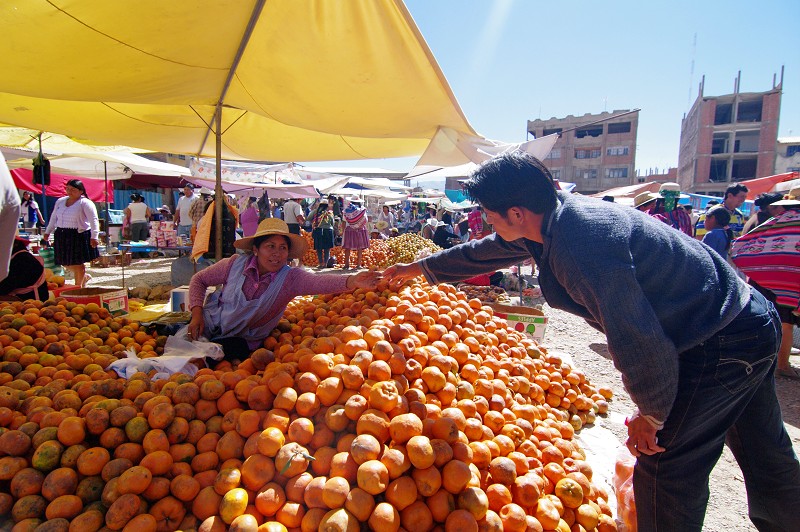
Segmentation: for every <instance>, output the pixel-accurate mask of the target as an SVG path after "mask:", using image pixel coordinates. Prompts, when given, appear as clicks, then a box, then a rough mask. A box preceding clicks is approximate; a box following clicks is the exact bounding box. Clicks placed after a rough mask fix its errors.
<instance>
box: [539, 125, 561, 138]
mask: <svg viewBox="0 0 800 532" xmlns="http://www.w3.org/2000/svg"><path fill="white" fill-rule="evenodd" d="M562 131H564V130H563V129H562V128H560V127H553V128H550V129H544V130H542V136H543V137H546V136H547V135H555V134H558V133H561V132H562Z"/></svg>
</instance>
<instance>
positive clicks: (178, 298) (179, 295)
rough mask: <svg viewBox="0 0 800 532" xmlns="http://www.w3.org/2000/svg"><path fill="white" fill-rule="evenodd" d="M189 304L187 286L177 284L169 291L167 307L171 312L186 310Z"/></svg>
mask: <svg viewBox="0 0 800 532" xmlns="http://www.w3.org/2000/svg"><path fill="white" fill-rule="evenodd" d="M188 306H189V286H188V285H184V286H179V287H178V288H173V289H172V290H170V291H169V308H170V309H171V311H172V312H187V311H188V310H190V309H189V308H187V307H188Z"/></svg>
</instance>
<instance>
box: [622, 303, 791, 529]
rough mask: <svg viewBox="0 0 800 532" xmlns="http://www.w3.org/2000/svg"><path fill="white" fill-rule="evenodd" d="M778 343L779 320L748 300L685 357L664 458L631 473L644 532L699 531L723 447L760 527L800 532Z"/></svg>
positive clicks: (767, 307)
mask: <svg viewBox="0 0 800 532" xmlns="http://www.w3.org/2000/svg"><path fill="white" fill-rule="evenodd" d="M780 339H781V325H780V319H779V317H778V313H777V312H776V310H775V308H774V307H773V306H772V304H771V303H769V302H768V301H767V300H766V299H765V298H764V297H763V296H762V295H761V294H759V293H758V292H756V291H755V290H751V298H750V303H749V305H748V306H747V307H746V308H745V309H744V310H742V312H741V313H740V314H739V315H738V316H737V317H736V318H735V319H734V320H733V322H731V323H730V324H729V325H727V326H726V327H725V328H724V329H722V330H721V331H719V332H718V333H717V334H716V335H714V336H713V337H712V338H710V339H709V340H707V341H706V342H703V343H702V344H700V345H698V346H696V347H694V348H692V349H689V350H688V351H686V352H684V353H681V355H680V377H679V383H678V395H677V398H676V399H675V404H674V405H673V407H672V411H671V412H670V415H669V418H668V419H667V421H666V423H665V426H664V428H663V429H662V430H661V431H659V432H658V443H659V445H661V446H662V447H665V448H666V451H664V452H663V453H658V454H655V455H652V456H646V455H641V456H640V457H639V458H638V460H637V463H636V467H635V468H634V475H633V486H634V493H635V496H636V510H637V515H638V523H639V530H640V531H642V532H649V531H651V530H665V531H667V530H668V531H677V530H680V531H684V532H685V531H693V530H696V531H700V530H701V529H702V527H703V518H704V516H705V511H706V504H707V503H708V477H709V474H710V473H711V470H712V469H713V468H714V465H715V464H716V463H717V460H718V459H719V457H720V455H721V454H722V446H723V443H727V444H728V447H730V449H731V451H732V452H733V454H734V456H735V457H736V460H737V462H738V463H739V466H740V467H741V468H742V473H743V474H744V479H745V486H746V488H747V497H748V505H749V514H750V519H751V520H752V521H753V523H754V524H755V525H756V527H757V528H758V529H759V530H762V531H763V530H797V528H796V527H797V526H798V523H799V521H798V517H797V515H798V514H797V504H798V502H800V465H799V464H798V461H797V457H796V456H795V454H794V451H793V449H792V442H791V440H790V439H789V435H788V434H787V433H786V429H785V428H784V426H783V420H782V418H781V410H780V405H779V404H778V399H777V397H776V395H775V375H774V374H775V366H776V360H777V355H776V353H777V350H778V346H779V344H780Z"/></svg>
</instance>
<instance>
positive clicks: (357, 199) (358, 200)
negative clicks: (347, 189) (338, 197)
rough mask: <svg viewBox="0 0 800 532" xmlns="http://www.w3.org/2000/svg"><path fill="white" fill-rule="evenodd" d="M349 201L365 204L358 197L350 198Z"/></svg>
mask: <svg viewBox="0 0 800 532" xmlns="http://www.w3.org/2000/svg"><path fill="white" fill-rule="evenodd" d="M347 201H349V202H350V203H364V200H362V199H361V198H359V197H358V196H350V197H349V198H347Z"/></svg>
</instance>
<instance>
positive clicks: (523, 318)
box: [489, 303, 548, 342]
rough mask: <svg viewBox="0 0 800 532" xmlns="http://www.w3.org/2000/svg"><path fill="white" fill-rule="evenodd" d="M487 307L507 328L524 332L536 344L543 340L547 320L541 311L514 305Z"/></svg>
mask: <svg viewBox="0 0 800 532" xmlns="http://www.w3.org/2000/svg"><path fill="white" fill-rule="evenodd" d="M489 306H490V307H492V309H494V315H495V316H497V317H499V318H503V319H505V320H506V321H507V322H508V325H509V327H511V328H513V329H514V330H517V331H519V332H524V333H525V334H527V335H528V336H529V337H530V338H532V339H534V340H536V342H542V341H543V340H544V333H545V330H546V329H547V322H548V318H547V316H545V315H544V312H542V311H541V310H537V309H535V308H530V307H520V306H515V305H502V304H500V303H492V304H490V305H489Z"/></svg>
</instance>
